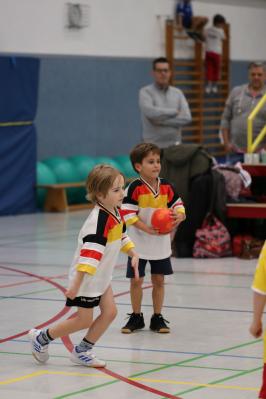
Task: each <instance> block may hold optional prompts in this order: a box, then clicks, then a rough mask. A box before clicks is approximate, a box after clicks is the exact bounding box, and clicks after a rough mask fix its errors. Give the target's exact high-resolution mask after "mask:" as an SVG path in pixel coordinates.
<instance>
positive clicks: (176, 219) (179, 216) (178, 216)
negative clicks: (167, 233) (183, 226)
mask: <svg viewBox="0 0 266 399" xmlns="http://www.w3.org/2000/svg"><path fill="white" fill-rule="evenodd" d="M170 211H171V216H172V218H173V229H174V228H176V227H177V226H179V225H180V223H182V222H183V221H184V220H185V219H186V215H185V214H184V213H182V212H176V211H175V210H174V209H170Z"/></svg>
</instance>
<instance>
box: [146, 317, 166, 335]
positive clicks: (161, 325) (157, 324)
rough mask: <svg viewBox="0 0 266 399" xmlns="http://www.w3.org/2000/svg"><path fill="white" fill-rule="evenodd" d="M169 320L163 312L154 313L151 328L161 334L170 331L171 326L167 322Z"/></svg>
mask: <svg viewBox="0 0 266 399" xmlns="http://www.w3.org/2000/svg"><path fill="white" fill-rule="evenodd" d="M165 323H169V321H167V320H165V319H164V318H163V316H162V315H161V314H154V315H153V316H152V318H151V323H150V329H151V330H152V331H154V332H158V333H160V334H165V333H169V332H170V328H169V327H168V326H167V325H166V324H165Z"/></svg>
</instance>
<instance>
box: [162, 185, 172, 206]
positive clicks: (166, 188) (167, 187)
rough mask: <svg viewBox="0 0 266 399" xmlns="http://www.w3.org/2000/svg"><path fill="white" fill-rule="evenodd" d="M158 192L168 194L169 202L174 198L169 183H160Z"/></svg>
mask: <svg viewBox="0 0 266 399" xmlns="http://www.w3.org/2000/svg"><path fill="white" fill-rule="evenodd" d="M160 194H161V195H167V196H168V202H171V201H172V199H173V198H174V192H173V190H172V187H171V186H170V185H169V184H161V185H160Z"/></svg>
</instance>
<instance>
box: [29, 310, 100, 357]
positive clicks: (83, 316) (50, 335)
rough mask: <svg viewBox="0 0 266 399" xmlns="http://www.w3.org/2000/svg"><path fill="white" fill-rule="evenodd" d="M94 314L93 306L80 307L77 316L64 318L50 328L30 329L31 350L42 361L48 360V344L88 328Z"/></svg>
mask: <svg viewBox="0 0 266 399" xmlns="http://www.w3.org/2000/svg"><path fill="white" fill-rule="evenodd" d="M92 316H93V309H92V308H78V310H77V314H76V316H75V317H73V318H71V319H68V320H64V321H62V322H60V323H58V324H56V325H55V326H54V327H52V328H49V329H48V330H42V331H41V330H36V329H32V330H30V332H29V340H30V343H31V352H32V354H33V356H34V357H35V359H36V360H37V361H38V362H40V363H45V362H47V360H48V359H49V354H48V346H49V345H48V344H49V343H50V342H51V341H53V340H54V339H55V338H59V337H63V336H65V335H68V334H71V333H73V332H76V331H80V330H83V329H85V328H88V327H89V326H90V325H91V323H92Z"/></svg>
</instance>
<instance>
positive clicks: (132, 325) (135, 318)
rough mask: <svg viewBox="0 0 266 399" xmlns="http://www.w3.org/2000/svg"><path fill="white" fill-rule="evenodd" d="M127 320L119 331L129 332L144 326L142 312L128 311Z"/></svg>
mask: <svg viewBox="0 0 266 399" xmlns="http://www.w3.org/2000/svg"><path fill="white" fill-rule="evenodd" d="M128 315H129V320H128V322H127V324H126V325H125V326H124V327H122V328H121V333H123V334H131V333H132V332H133V331H136V330H141V329H142V328H144V327H145V324H144V318H143V314H142V313H128Z"/></svg>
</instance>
